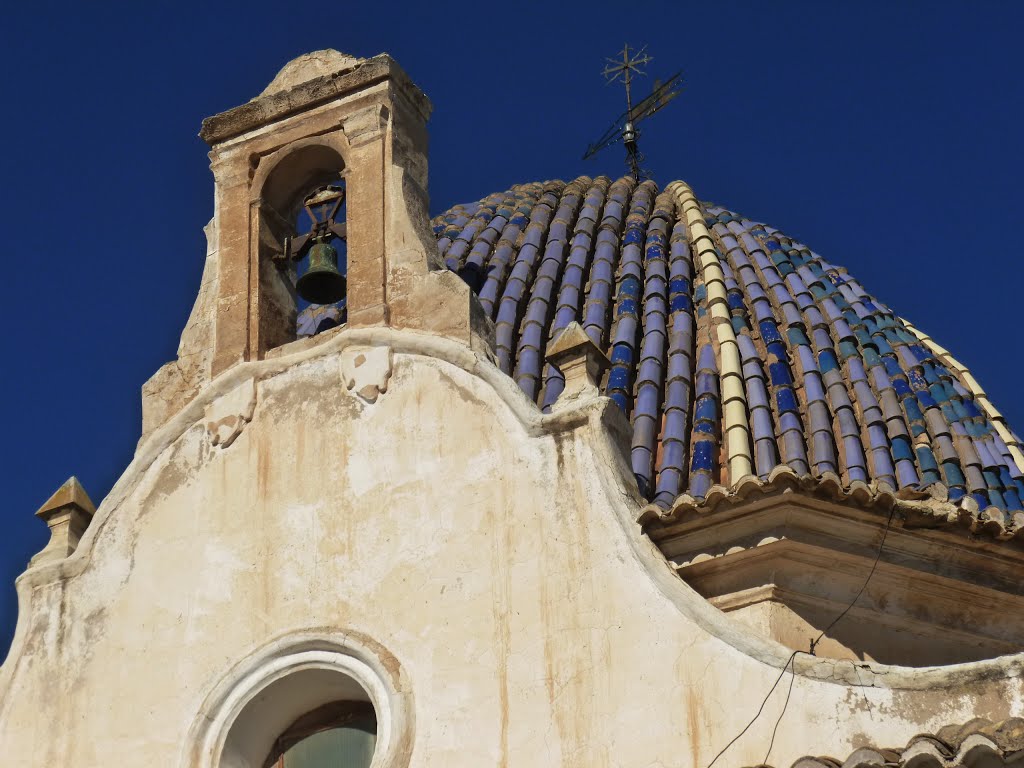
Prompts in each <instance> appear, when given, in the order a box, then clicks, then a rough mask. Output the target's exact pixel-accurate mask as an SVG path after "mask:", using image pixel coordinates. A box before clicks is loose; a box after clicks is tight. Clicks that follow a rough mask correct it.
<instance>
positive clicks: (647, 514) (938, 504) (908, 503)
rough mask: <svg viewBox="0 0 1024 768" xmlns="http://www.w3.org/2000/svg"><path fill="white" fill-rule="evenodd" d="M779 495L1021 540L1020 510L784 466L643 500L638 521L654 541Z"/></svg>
mask: <svg viewBox="0 0 1024 768" xmlns="http://www.w3.org/2000/svg"><path fill="white" fill-rule="evenodd" d="M783 493H785V494H791V495H793V496H800V497H804V498H807V499H821V500H825V501H829V502H835V503H839V504H844V505H847V506H853V507H856V508H858V509H868V510H875V511H878V512H880V513H882V514H888V513H889V512H890V511H892V510H893V508H895V510H896V514H897V515H899V517H900V519H901V527H903V528H906V529H910V528H927V529H934V528H957V529H961V530H962V531H963V532H964V533H965V534H968V535H970V536H981V537H986V538H989V539H992V540H994V541H1011V540H1013V541H1016V542H1018V543H1024V512H1015V513H1013V514H1009V513H1007V512H1004V511H1003V510H1000V509H998V508H997V507H987V508H985V509H979V508H978V505H977V503H976V502H975V501H974V499H972V498H971V497H969V496H965V497H963V498H962V499H960V500H959V501H956V502H953V501H950V500H949V499H948V497H947V495H946V493H945V489H944V488H943V487H942V486H932V487H930V488H928V489H927V490H924V491H921V490H916V489H911V488H904V489H901V490H899V491H896V490H894V489H893V488H892V486H889V485H886V484H884V483H878V482H874V481H872V482H870V483H864V482H860V481H854V482H853V483H851V484H849V485H848V486H844V485H843V483H842V482H841V481H840V478H839V477H838V476H837V475H835V474H833V473H827V474H824V475H821V476H819V477H814V476H812V475H798V474H797V473H796V472H795V471H793V469H792V468H790V467H787V466H784V465H783V466H778V467H776V468H775V469H774V470H773V471H772V472H771V474H770V475H769V477H768V479H767V480H761V479H760V478H758V477H755V476H753V475H747V476H746V477H742V478H740V480H739V481H738V482H736V483H735V484H734V485H732V486H728V487H726V486H721V485H714V486H712V487H711V488H710V489H709V490H708V492H707V495H706V496H705V497H704V498H703V499H696V498H694V497H693V496H690V495H688V494H683V495H682V496H680V497H678V498H677V499H676V500H675V502H674V503H673V504H672V506H670V507H669V508H668V509H664V508H662V507H660V506H658V505H657V504H647V505H645V506H644V507H643V508H641V510H640V511H639V513H638V514H637V523H639V524H640V525H641V526H643V527H644V529H645V531H646V532H647V533H648V534H649V535H650V536H652V538H655V539H656V540H657V539H660V538H662V537H663V536H665V535H666V532H667V531H668V530H670V529H671V527H672V526H673V524H676V523H680V522H685V521H687V520H690V519H693V518H702V517H705V516H707V515H712V514H714V513H715V512H718V511H725V510H732V509H738V508H741V507H743V506H744V505H746V504H749V503H753V502H755V501H759V500H761V499H763V498H766V497H769V496H776V495H779V494H783Z"/></svg>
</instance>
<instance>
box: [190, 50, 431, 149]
mask: <svg viewBox="0 0 1024 768" xmlns="http://www.w3.org/2000/svg"><path fill="white" fill-rule="evenodd" d="M388 79H394V80H395V81H396V82H397V83H398V85H399V87H401V88H402V90H403V91H405V92H406V93H407V95H408V97H409V100H410V102H411V103H412V104H413V105H414V106H415V107H416V108H417V110H418V111H419V112H420V114H421V115H422V117H423V119H424V120H426V119H427V118H428V117H429V116H430V112H431V105H430V100H429V99H428V98H427V97H426V95H425V94H424V93H423V91H421V90H420V89H419V88H417V87H416V85H415V84H414V83H413V82H412V80H410V79H409V76H408V75H407V74H405V72H404V71H403V70H402V68H401V67H400V66H398V63H397V62H396V61H395V60H394V59H392V58H391V57H390V56H388V55H387V54H386V53H382V54H379V55H377V56H374V57H372V58H369V59H364V60H360V61H357V62H356V63H355V64H353V66H352V67H351V68H350V69H345V70H342V71H340V72H334V73H332V74H329V75H322V76H320V77H317V78H314V79H313V80H309V81H307V82H305V83H301V84H300V85H297V86H294V87H292V88H289V89H288V90H285V91H279V92H276V93H271V94H267V95H265V96H259V97H257V98H255V99H253V100H252V101H249V102H246V103H245V104H242V105H240V106H237V107H234V108H233V109H229V110H227V111H226V112H221V113H220V114H217V115H213V116H212V117H208V118H206V119H205V120H203V126H202V129H201V130H200V131H199V137H200V138H201V139H203V141H205V142H206V143H208V144H219V143H221V142H224V141H227V140H229V139H232V138H234V137H236V136H239V135H241V134H243V133H246V132H247V131H250V130H253V129H254V128H257V127H259V126H261V125H265V124H266V123H268V122H272V121H275V120H281V119H283V118H285V117H288V116H290V115H293V114H295V113H297V112H299V111H303V110H306V109H309V108H310V107H311V106H315V105H317V104H323V103H324V102H327V101H331V100H332V99H336V98H338V97H339V96H342V95H344V94H347V93H350V92H352V91H356V90H361V89H364V88H367V87H369V86H371V85H373V84H374V83H378V82H381V81H384V80H388Z"/></svg>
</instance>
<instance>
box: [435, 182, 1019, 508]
mask: <svg viewBox="0 0 1024 768" xmlns="http://www.w3.org/2000/svg"><path fill="white" fill-rule="evenodd" d="M433 223H434V232H435V235H436V237H437V240H438V247H439V248H440V251H441V254H442V256H443V257H444V259H445V260H446V263H447V265H448V267H449V268H450V269H452V270H454V271H456V272H457V273H458V274H459V275H461V276H462V278H463V279H464V280H465V281H466V282H467V283H468V284H469V285H470V286H471V287H472V289H473V290H474V291H475V292H476V293H477V295H478V296H479V298H480V301H481V303H482V304H483V306H484V309H485V310H486V311H487V312H488V314H489V315H490V316H491V318H492V319H493V320H494V322H495V325H496V330H497V353H498V364H499V366H500V367H501V368H502V370H504V371H505V372H506V373H508V374H509V375H510V376H512V377H513V378H514V379H515V380H516V382H517V383H518V384H519V386H520V387H521V388H522V389H523V391H524V392H525V393H526V394H527V395H528V396H529V397H531V398H533V399H534V400H536V401H537V403H538V404H539V405H540V406H541V407H542V408H544V409H548V408H550V406H551V404H552V403H553V402H554V401H555V399H556V398H557V397H558V395H559V393H560V392H561V390H562V386H563V381H562V377H561V374H560V373H559V372H558V370H557V369H556V368H554V367H553V366H551V365H550V364H547V363H545V361H544V359H545V358H544V355H545V348H546V346H547V345H548V344H549V343H550V342H551V340H552V339H553V338H554V337H556V336H557V335H558V334H559V333H560V332H561V330H562V329H564V328H565V327H566V326H567V325H568V324H569V323H570V322H572V321H573V320H575V321H578V322H579V323H580V324H581V325H582V326H583V328H584V330H585V331H586V333H587V334H588V335H589V337H590V338H591V340H592V341H594V342H595V343H596V344H597V345H598V346H599V347H601V348H602V349H604V350H606V351H607V354H608V357H609V358H610V359H611V361H612V367H611V369H610V370H609V372H608V374H607V376H606V378H605V380H604V381H603V382H602V390H603V392H604V393H605V394H607V395H608V396H609V397H611V398H612V399H614V400H615V402H617V403H618V404H619V406H620V407H621V408H622V409H623V410H624V411H625V412H626V414H627V415H628V416H629V419H630V422H631V423H632V426H633V444H632V465H633V471H634V473H635V474H636V477H637V480H638V482H639V485H640V489H641V491H642V492H643V493H644V494H645V495H646V496H647V497H648V498H649V499H650V500H652V501H653V502H654V503H656V504H657V505H659V506H661V507H663V508H667V507H669V506H671V505H672V503H673V502H674V501H675V500H676V499H677V498H678V497H679V496H681V495H683V494H689V495H690V496H692V497H694V498H695V499H698V500H699V499H702V498H704V497H705V495H706V494H707V492H708V491H709V489H710V488H711V487H712V486H713V485H724V486H729V485H732V484H735V483H736V482H737V481H738V480H740V478H741V477H742V476H746V475H757V476H758V477H760V478H761V479H762V480H764V479H767V478H768V475H769V474H770V473H771V472H772V471H773V469H775V468H776V467H779V466H780V465H788V467H790V468H791V469H792V470H793V471H794V472H795V473H797V474H798V475H811V476H818V477H822V476H828V475H834V476H835V477H836V478H838V480H839V481H840V482H842V483H843V484H844V485H846V486H849V485H850V484H856V483H857V481H860V482H863V483H867V484H869V485H873V486H874V487H875V488H880V489H881V488H884V487H885V486H889V487H890V488H891V489H892V490H893V491H899V490H901V489H907V490H908V491H912V490H924V489H926V488H930V489H931V490H932V491H933V492H936V493H939V494H940V495H945V494H947V493H948V498H949V499H950V500H951V501H958V500H961V499H963V498H964V497H965V496H970V497H971V498H973V500H974V501H975V502H976V503H977V504H978V506H979V508H980V509H982V510H984V509H987V508H991V507H996V508H998V509H999V510H1002V511H1003V512H1004V515H1003V516H1002V517H1006V515H1005V513H1007V512H1008V513H1011V515H1010V516H1013V517H1019V516H1017V515H1012V513H1014V512H1015V511H1017V510H1021V508H1022V504H1021V499H1022V497H1024V476H1022V475H1024V473H1022V468H1024V454H1022V453H1021V447H1020V440H1019V438H1017V436H1016V435H1015V434H1014V433H1012V432H1011V431H1010V430H1009V429H1008V428H1007V426H1006V424H1005V423H1004V422H1003V419H1002V416H1001V415H1000V414H999V413H998V411H996V410H995V408H994V407H993V406H992V405H991V404H990V403H989V402H988V400H987V398H986V397H985V394H984V392H983V391H982V390H981V389H980V387H979V386H978V384H977V382H975V380H974V379H973V378H972V377H971V375H970V373H968V372H967V371H966V370H965V369H964V368H963V367H962V366H960V365H959V364H958V363H957V362H956V361H955V360H954V359H953V358H951V357H950V356H949V354H948V353H947V352H946V351H945V350H943V349H942V348H941V347H939V346H938V345H936V344H935V343H934V342H932V341H931V340H930V339H929V338H927V337H926V336H924V335H923V334H922V333H920V332H919V331H917V330H915V329H914V328H913V327H912V326H911V325H910V324H909V323H907V322H906V321H904V320H902V319H901V318H900V317H898V316H897V315H896V314H894V313H893V312H892V311H891V310H890V309H889V308H888V307H886V306H885V305H884V304H882V303H881V302H879V301H877V300H875V299H874V298H872V297H871V296H870V295H869V294H868V293H867V292H866V291H865V290H864V288H862V287H861V285H860V283H858V282H857V281H856V280H855V279H854V278H853V277H851V276H850V275H849V274H847V272H846V270H845V269H843V268H842V267H837V266H834V265H832V264H830V263H829V262H827V261H825V259H823V258H822V257H821V256H819V255H818V254H816V253H814V252H813V251H811V250H810V249H809V248H807V247H806V246H805V245H803V244H801V243H799V242H797V241H795V240H793V239H792V238H790V237H787V236H786V235H784V234H782V233H781V232H779V231H778V230H777V229H774V228H773V227H770V226H767V225H765V224H760V223H757V222H753V221H750V220H748V219H745V218H743V217H742V216H740V215H738V214H736V213H733V212H732V211H729V210H726V209H725V208H722V207H719V206H716V205H711V204H708V203H700V202H698V201H697V200H696V198H695V197H694V196H693V193H692V192H691V191H690V189H689V187H687V186H686V185H685V184H682V183H681V182H674V183H673V184H670V185H668V187H666V189H665V190H664V191H660V192H659V189H658V186H657V185H656V184H655V183H654V182H651V181H644V182H642V183H639V184H638V183H636V182H634V181H633V180H632V179H630V178H622V179H619V180H617V181H612V180H610V179H608V178H605V177H598V178H596V179H589V178H586V177H581V178H578V179H576V180H575V181H572V182H570V183H568V184H566V183H564V182H561V181H552V182H544V183H535V184H523V185H520V186H516V187H513V188H512V189H510V190H508V191H505V192H499V193H496V194H493V195H491V196H489V197H487V198H485V199H484V200H481V201H480V202H477V203H470V204H466V205H457V206H455V207H454V208H452V209H450V210H449V211H447V212H446V213H444V214H442V215H441V216H438V217H437V218H436V219H435V220H434V222H433ZM1011 525H1012V524H1011Z"/></svg>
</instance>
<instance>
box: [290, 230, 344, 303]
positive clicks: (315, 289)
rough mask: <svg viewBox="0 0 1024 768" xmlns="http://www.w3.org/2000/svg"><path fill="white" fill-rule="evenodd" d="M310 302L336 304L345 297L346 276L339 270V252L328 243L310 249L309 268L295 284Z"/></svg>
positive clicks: (302, 295) (303, 296) (300, 293)
mask: <svg viewBox="0 0 1024 768" xmlns="http://www.w3.org/2000/svg"><path fill="white" fill-rule="evenodd" d="M295 289H296V290H297V291H298V292H299V296H301V297H302V298H304V299H305V300H306V301H308V302H309V303H310V304H334V303H335V302H336V301H341V300H342V299H344V298H345V276H344V275H343V274H341V273H340V272H339V271H338V252H337V251H336V250H334V246H332V245H330V244H328V243H316V244H315V245H313V247H312V248H310V249H309V268H308V269H307V270H306V273H305V274H304V275H303V276H302V277H300V278H299V282H298V283H297V284H296V285H295Z"/></svg>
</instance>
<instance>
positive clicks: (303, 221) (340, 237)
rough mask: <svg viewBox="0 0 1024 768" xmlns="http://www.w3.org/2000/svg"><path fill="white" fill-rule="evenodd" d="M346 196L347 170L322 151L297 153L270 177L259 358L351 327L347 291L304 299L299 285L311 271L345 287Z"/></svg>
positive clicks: (264, 195)
mask: <svg viewBox="0 0 1024 768" xmlns="http://www.w3.org/2000/svg"><path fill="white" fill-rule="evenodd" d="M346 192H347V189H346V179H345V162H344V160H343V158H342V157H341V155H340V154H339V153H338V152H337V151H336V150H335V149H333V148H332V147H329V146H325V145H323V144H310V145H307V146H303V147H299V148H297V149H295V150H293V151H292V152H291V153H290V154H288V155H287V156H286V157H284V158H283V159H282V160H280V161H279V162H278V163H277V165H275V166H274V168H273V170H272V171H270V173H269V175H268V176H267V178H266V181H265V183H264V184H263V186H262V190H261V193H260V195H259V205H258V212H259V226H258V231H259V238H258V249H259V252H258V254H257V258H258V263H259V306H258V310H257V316H256V323H257V325H256V328H255V332H256V346H257V347H258V351H259V354H260V356H262V354H263V353H265V352H267V351H268V350H270V349H273V348H274V347H279V346H281V345H282V344H287V343H288V342H290V341H294V340H295V339H296V338H299V337H303V336H311V335H314V334H315V333H319V332H321V331H323V330H326V329H327V328H331V327H334V326H337V325H341V324H342V323H344V322H345V304H346V302H345V297H344V290H343V288H341V289H338V290H335V291H334V292H333V295H331V296H329V297H328V298H320V297H321V296H322V295H323V294H322V292H321V293H316V292H314V294H312V295H310V294H309V292H308V291H306V292H305V293H306V296H305V298H303V293H304V292H303V290H302V288H303V284H302V282H301V280H302V276H303V275H304V274H305V273H308V272H309V270H311V269H312V270H314V271H316V270H324V271H326V270H329V269H334V270H335V271H336V277H335V278H334V282H335V283H336V284H337V285H341V286H343V285H344V278H345V274H346V271H347V249H346V242H345V219H346V205H345V198H346ZM325 217H326V219H328V220H325ZM325 257H326V258H325ZM327 277H328V278H329V277H330V276H329V275H328V276H327ZM309 283H310V281H309V280H307V281H306V287H308V285H309Z"/></svg>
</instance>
